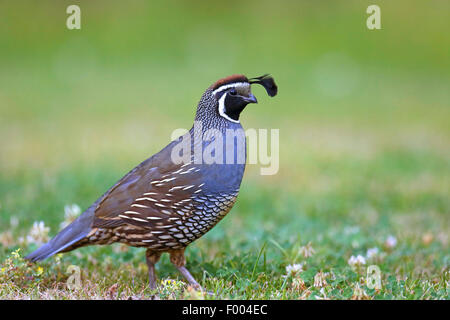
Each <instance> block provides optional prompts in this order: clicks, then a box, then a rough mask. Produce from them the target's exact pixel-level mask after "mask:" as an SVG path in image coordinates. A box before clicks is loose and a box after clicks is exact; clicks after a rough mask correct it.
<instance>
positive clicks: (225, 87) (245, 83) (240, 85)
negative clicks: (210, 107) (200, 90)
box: [213, 82, 250, 94]
mask: <svg viewBox="0 0 450 320" xmlns="http://www.w3.org/2000/svg"><path fill="white" fill-rule="evenodd" d="M249 85H250V84H249V83H248V82H235V83H230V84H225V85H223V86H220V87H219V88H217V89H216V90H214V91H213V94H216V93H218V92H221V91H223V90H227V89H229V88H238V87H247V86H249Z"/></svg>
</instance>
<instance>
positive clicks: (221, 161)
mask: <svg viewBox="0 0 450 320" xmlns="http://www.w3.org/2000/svg"><path fill="white" fill-rule="evenodd" d="M252 84H260V85H262V86H263V87H264V88H265V89H266V92H267V93H268V94H269V95H270V96H275V95H276V94H277V86H276V85H275V82H274V80H273V78H272V77H270V76H268V75H264V76H261V77H258V78H252V79H248V78H247V77H245V76H244V75H232V76H229V77H226V78H223V79H220V80H218V81H217V82H215V83H214V84H213V85H211V86H210V87H209V88H208V89H206V91H205V92H204V93H203V95H202V97H201V99H200V102H199V103H198V107H197V112H196V115H195V121H194V125H193V126H192V128H191V129H190V130H189V132H187V133H186V134H184V135H183V136H181V137H180V138H179V139H176V140H174V141H172V142H171V143H169V144H168V145H167V146H166V147H165V148H164V149H162V150H161V151H160V152H158V153H156V154H155V155H153V156H152V157H150V158H149V159H147V160H145V161H144V162H142V163H141V164H139V165H138V166H137V167H136V168H134V169H133V170H131V171H130V172H129V173H128V174H126V175H125V176H124V177H123V178H122V179H120V180H119V181H118V182H117V183H116V184H115V185H114V186H112V187H111V188H110V189H109V190H108V191H106V193H105V194H104V195H102V196H101V197H100V198H99V199H98V200H97V201H95V202H94V203H93V204H92V205H91V206H90V207H89V208H88V209H87V210H86V211H85V212H84V213H83V214H82V215H80V216H79V217H78V218H77V219H76V220H75V221H74V222H72V223H71V224H70V225H68V226H67V227H65V228H64V229H63V230H61V231H60V232H59V233H58V234H57V235H56V236H55V237H54V238H53V239H51V240H50V241H49V242H48V243H46V244H44V245H43V246H41V247H40V248H39V249H37V250H36V251H34V252H32V253H31V254H29V255H28V256H27V257H26V259H28V260H31V261H39V260H43V259H46V258H48V257H50V256H52V255H54V254H56V253H59V252H67V251H71V250H74V249H76V248H79V247H83V246H87V245H94V244H111V243H114V242H121V243H125V244H127V245H130V246H134V247H144V248H146V249H147V250H146V261H147V265H148V271H149V286H150V288H152V289H154V288H156V276H155V263H156V262H158V260H159V258H160V256H161V254H162V253H164V252H168V253H169V254H170V261H171V262H172V263H173V264H174V265H175V266H176V268H177V269H178V270H179V271H180V272H181V273H182V274H183V276H184V277H185V278H186V279H187V280H188V281H189V283H190V284H191V285H193V286H194V287H200V286H199V284H198V283H197V282H196V281H195V279H194V278H193V277H192V275H191V274H190V273H189V271H188V270H187V269H186V267H185V264H186V260H185V257H184V250H185V248H186V247H187V245H189V244H190V243H191V242H193V241H195V240H196V239H198V238H200V237H201V236H202V235H204V234H205V233H206V232H208V231H209V230H210V229H211V228H212V227H214V226H215V225H216V224H217V223H218V222H219V221H220V220H221V219H222V218H223V217H224V216H225V215H226V214H227V213H228V212H229V211H230V209H231V208H232V207H233V205H234V203H235V201H236V197H237V195H238V192H239V188H240V184H241V180H242V176H243V174H244V168H245V160H246V141H245V135H244V133H243V129H242V126H241V124H240V121H239V115H240V114H241V112H242V111H243V110H244V108H245V107H246V106H247V105H248V104H250V103H257V100H256V98H255V96H254V95H253V94H252V92H251V85H252Z"/></svg>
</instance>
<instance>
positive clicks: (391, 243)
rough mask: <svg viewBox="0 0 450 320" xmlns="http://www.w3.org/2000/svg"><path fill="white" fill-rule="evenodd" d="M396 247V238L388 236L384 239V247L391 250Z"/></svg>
mask: <svg viewBox="0 0 450 320" xmlns="http://www.w3.org/2000/svg"><path fill="white" fill-rule="evenodd" d="M396 245H397V238H396V237H394V236H389V237H387V239H386V247H388V248H393V247H395V246H396Z"/></svg>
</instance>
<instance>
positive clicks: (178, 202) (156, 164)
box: [93, 145, 203, 228]
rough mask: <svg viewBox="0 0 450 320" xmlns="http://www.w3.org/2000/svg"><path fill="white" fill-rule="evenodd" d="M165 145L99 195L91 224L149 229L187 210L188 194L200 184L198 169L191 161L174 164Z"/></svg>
mask: <svg viewBox="0 0 450 320" xmlns="http://www.w3.org/2000/svg"><path fill="white" fill-rule="evenodd" d="M169 146H170V145H169ZM169 146H168V148H165V149H163V150H162V151H161V152H160V153H158V154H156V155H155V156H153V157H152V158H150V159H148V160H146V161H144V162H143V163H141V164H140V165H139V166H137V167H136V168H135V169H133V170H132V171H130V172H129V173H128V174H127V175H126V176H125V177H123V178H122V179H121V180H120V181H119V182H118V183H116V184H115V185H114V186H113V187H112V188H111V189H110V190H109V191H108V192H107V193H106V194H105V195H104V196H103V197H102V199H101V200H100V201H99V202H98V204H97V207H96V209H95V219H94V224H93V227H101V228H108V227H116V226H120V225H123V224H132V225H136V226H139V227H145V228H153V227H155V226H156V225H163V224H164V225H170V224H172V223H173V222H172V223H168V222H171V221H175V220H178V219H180V217H181V216H183V215H187V214H189V213H190V210H192V198H191V197H192V196H193V195H194V194H196V193H199V192H201V187H202V186H203V184H202V183H200V181H201V179H200V178H201V177H200V174H199V171H200V169H199V168H198V167H196V166H195V165H194V164H174V163H173V162H172V161H171V160H170V159H171V158H170V150H171V148H169Z"/></svg>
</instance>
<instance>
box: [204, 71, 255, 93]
mask: <svg viewBox="0 0 450 320" xmlns="http://www.w3.org/2000/svg"><path fill="white" fill-rule="evenodd" d="M234 82H248V79H247V77H246V76H244V75H243V74H233V75H231V76H228V77H226V78H223V79H220V80H217V81H216V82H215V83H214V84H213V85H212V86H211V89H213V90H215V89H217V88H219V87H221V86H223V85H225V84H229V83H234Z"/></svg>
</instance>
